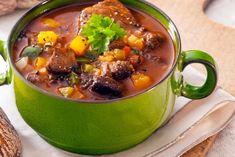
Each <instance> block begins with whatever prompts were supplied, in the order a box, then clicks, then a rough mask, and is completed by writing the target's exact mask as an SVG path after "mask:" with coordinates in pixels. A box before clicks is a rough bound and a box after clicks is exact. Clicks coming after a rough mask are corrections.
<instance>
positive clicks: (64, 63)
mask: <svg viewBox="0 0 235 157" xmlns="http://www.w3.org/2000/svg"><path fill="white" fill-rule="evenodd" d="M74 66H77V61H76V58H75V54H74V53H73V52H71V51H65V50H62V49H58V48H56V49H55V50H54V52H53V54H52V56H51V58H50V60H49V63H48V65H47V70H48V71H49V72H51V73H54V74H68V73H70V72H71V70H72V67H74Z"/></svg>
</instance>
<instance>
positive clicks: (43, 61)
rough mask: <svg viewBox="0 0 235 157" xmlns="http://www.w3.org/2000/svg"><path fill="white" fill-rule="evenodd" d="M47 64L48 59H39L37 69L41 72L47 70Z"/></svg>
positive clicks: (36, 64)
mask: <svg viewBox="0 0 235 157" xmlns="http://www.w3.org/2000/svg"><path fill="white" fill-rule="evenodd" d="M46 64H47V59H46V58H43V57H37V59H36V63H35V67H36V69H38V70H39V69H42V68H45V66H46Z"/></svg>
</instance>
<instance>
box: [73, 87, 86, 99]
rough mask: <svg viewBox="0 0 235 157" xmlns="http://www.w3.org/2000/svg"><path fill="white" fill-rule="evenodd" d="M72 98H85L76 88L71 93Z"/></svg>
mask: <svg viewBox="0 0 235 157" xmlns="http://www.w3.org/2000/svg"><path fill="white" fill-rule="evenodd" d="M73 97H76V98H78V99H83V98H85V95H84V94H83V93H82V92H80V91H79V89H78V88H75V90H74V92H73Z"/></svg>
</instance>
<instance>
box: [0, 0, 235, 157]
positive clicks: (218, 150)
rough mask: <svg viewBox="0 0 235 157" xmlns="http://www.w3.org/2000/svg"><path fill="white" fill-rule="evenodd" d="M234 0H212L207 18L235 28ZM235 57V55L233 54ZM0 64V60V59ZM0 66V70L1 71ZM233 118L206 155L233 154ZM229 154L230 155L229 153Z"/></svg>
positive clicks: (4, 23) (5, 24)
mask: <svg viewBox="0 0 235 157" xmlns="http://www.w3.org/2000/svg"><path fill="white" fill-rule="evenodd" d="M234 8H235V0H214V1H213V2H212V3H211V4H210V5H209V7H208V8H207V10H206V14H207V15H208V17H209V18H211V19H213V20H214V21H216V22H219V23H222V24H224V25H226V26H229V27H233V28H235V12H234ZM24 12H25V11H24V10H23V11H17V12H16V13H13V14H11V15H7V16H3V17H0V24H1V25H0V30H1V31H3V32H5V33H8V32H10V30H11V27H9V26H13V25H14V23H15V22H16V20H17V19H18V18H19V16H20V15H21V14H23V13H24ZM234 58H235V55H234ZM0 64H1V61H0ZM1 70H2V69H1V68H0V72H1ZM0 90H1V88H0ZM234 146H235V119H234V120H233V121H232V123H231V124H230V125H229V126H228V127H227V128H226V129H225V130H224V131H222V133H220V134H219V135H218V137H217V140H216V141H215V144H214V145H213V146H212V148H211V149H210V151H209V152H208V154H207V156H208V157H230V156H231V154H233V155H234V156H235V149H234ZM229 154H230V155H229Z"/></svg>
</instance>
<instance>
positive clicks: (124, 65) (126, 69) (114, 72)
mask: <svg viewBox="0 0 235 157" xmlns="http://www.w3.org/2000/svg"><path fill="white" fill-rule="evenodd" d="M109 69H110V72H111V76H112V78H113V79H115V80H117V81H120V80H124V79H126V78H128V77H130V76H131V74H132V73H133V72H134V71H135V70H134V68H133V66H132V65H131V64H130V63H129V62H127V61H116V62H112V63H111V64H110V65H109Z"/></svg>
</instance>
